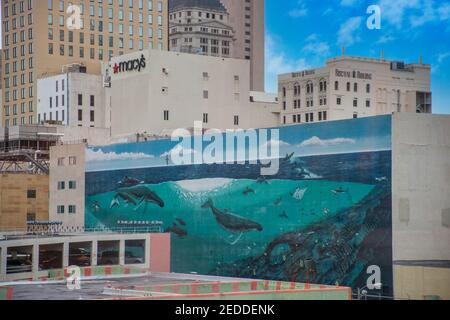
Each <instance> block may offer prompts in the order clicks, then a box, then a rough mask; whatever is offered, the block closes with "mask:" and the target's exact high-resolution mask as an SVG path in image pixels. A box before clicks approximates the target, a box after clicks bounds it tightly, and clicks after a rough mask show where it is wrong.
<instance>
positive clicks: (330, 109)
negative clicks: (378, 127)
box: [278, 56, 432, 125]
mask: <svg viewBox="0 0 450 320" xmlns="http://www.w3.org/2000/svg"><path fill="white" fill-rule="evenodd" d="M430 69H431V68H430V65H426V64H422V63H418V64H405V63H403V62H396V61H388V60H385V59H383V58H382V59H371V58H362V57H347V56H342V57H338V58H334V59H330V60H328V61H327V62H326V66H325V67H323V68H318V69H313V70H303V71H299V72H292V73H288V74H282V75H279V77H278V84H279V85H278V87H279V100H280V108H281V116H280V123H281V124H282V125H283V124H287V125H289V124H297V123H306V122H320V121H328V120H342V119H351V118H358V117H369V116H376V115H383V114H391V113H393V112H418V113H431V111H432V107H431V89H430Z"/></svg>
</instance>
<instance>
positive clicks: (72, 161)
mask: <svg viewBox="0 0 450 320" xmlns="http://www.w3.org/2000/svg"><path fill="white" fill-rule="evenodd" d="M68 158H69V166H75V165H76V164H77V157H75V156H69V157H68ZM65 165H66V157H60V158H58V167H64V166H65Z"/></svg>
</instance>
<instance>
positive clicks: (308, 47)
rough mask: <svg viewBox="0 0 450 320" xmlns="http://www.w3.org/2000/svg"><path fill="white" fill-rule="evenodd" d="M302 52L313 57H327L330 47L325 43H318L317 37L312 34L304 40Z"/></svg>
mask: <svg viewBox="0 0 450 320" xmlns="http://www.w3.org/2000/svg"><path fill="white" fill-rule="evenodd" d="M303 52H304V53H306V54H313V55H314V56H321V57H323V56H328V55H329V54H330V46H329V45H328V43H327V42H324V41H320V39H319V36H318V35H317V34H315V33H313V34H311V35H310V36H309V37H308V38H306V44H305V46H304V47H303Z"/></svg>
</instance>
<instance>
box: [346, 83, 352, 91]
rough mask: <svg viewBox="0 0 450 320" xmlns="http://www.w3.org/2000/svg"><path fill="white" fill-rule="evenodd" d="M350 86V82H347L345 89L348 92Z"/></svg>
mask: <svg viewBox="0 0 450 320" xmlns="http://www.w3.org/2000/svg"><path fill="white" fill-rule="evenodd" d="M350 87H351V84H350V82H347V91H348V92H350Z"/></svg>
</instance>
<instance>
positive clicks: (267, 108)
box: [104, 50, 279, 137]
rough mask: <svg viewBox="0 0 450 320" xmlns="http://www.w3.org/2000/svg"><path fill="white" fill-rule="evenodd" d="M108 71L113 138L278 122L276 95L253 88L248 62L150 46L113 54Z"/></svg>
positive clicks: (264, 124) (243, 127)
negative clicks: (196, 127) (200, 125)
mask: <svg viewBox="0 0 450 320" xmlns="http://www.w3.org/2000/svg"><path fill="white" fill-rule="evenodd" d="M104 75H105V86H106V87H107V88H106V93H105V101H106V102H107V109H110V112H108V110H107V111H106V113H107V114H109V113H110V115H111V118H110V123H111V135H112V137H122V136H128V135H130V134H148V135H157V136H165V135H170V134H171V133H172V132H173V130H175V129H178V128H183V129H188V130H190V129H192V128H193V126H194V122H195V121H201V122H203V127H204V128H205V129H208V128H214V129H220V130H226V129H247V128H256V127H262V128H264V127H273V126H276V125H277V124H278V122H279V120H278V119H279V118H278V117H279V108H278V103H277V101H276V98H275V97H273V96H270V95H266V94H264V93H255V92H251V91H250V62H249V61H248V60H243V59H231V58H219V57H211V56H201V55H193V54H186V53H178V52H164V51H158V50H145V51H141V52H136V53H131V54H127V55H123V56H119V57H115V58H113V59H112V61H111V62H110V63H109V64H105V66H104Z"/></svg>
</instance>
